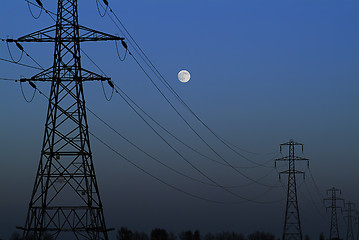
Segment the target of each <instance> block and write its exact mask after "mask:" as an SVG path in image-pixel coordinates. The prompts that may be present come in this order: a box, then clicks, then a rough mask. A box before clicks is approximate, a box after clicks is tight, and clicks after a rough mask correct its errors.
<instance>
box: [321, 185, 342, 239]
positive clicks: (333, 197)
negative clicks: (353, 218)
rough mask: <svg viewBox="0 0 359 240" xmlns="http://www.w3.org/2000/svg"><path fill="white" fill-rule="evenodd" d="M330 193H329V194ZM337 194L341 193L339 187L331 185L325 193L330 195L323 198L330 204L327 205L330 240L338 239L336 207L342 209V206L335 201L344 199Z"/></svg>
mask: <svg viewBox="0 0 359 240" xmlns="http://www.w3.org/2000/svg"><path fill="white" fill-rule="evenodd" d="M329 193H330V194H329ZM337 193H338V194H341V191H340V189H337V188H335V187H332V188H331V189H328V190H327V195H328V196H330V198H325V199H324V200H323V201H324V202H326V201H330V202H331V204H330V206H328V207H327V209H328V208H330V209H331V210H332V211H331V219H330V238H329V239H330V240H332V239H335V240H339V239H340V237H339V227H338V218H337V208H340V209H342V207H340V206H338V205H337V201H338V200H340V201H343V200H344V199H342V198H338V195H337Z"/></svg>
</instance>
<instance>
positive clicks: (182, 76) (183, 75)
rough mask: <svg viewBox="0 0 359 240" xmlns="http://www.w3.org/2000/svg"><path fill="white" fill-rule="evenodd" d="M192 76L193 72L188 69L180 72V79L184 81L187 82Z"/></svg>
mask: <svg viewBox="0 0 359 240" xmlns="http://www.w3.org/2000/svg"><path fill="white" fill-rule="evenodd" d="M190 78H191V74H189V72H188V71H187V70H182V71H180V72H179V73H178V80H180V81H181V82H183V83H186V82H188V81H189V79H190Z"/></svg>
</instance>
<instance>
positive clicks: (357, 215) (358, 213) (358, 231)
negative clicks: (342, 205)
mask: <svg viewBox="0 0 359 240" xmlns="http://www.w3.org/2000/svg"><path fill="white" fill-rule="evenodd" d="M354 222H355V224H356V227H357V240H359V212H356V216H355V218H354Z"/></svg>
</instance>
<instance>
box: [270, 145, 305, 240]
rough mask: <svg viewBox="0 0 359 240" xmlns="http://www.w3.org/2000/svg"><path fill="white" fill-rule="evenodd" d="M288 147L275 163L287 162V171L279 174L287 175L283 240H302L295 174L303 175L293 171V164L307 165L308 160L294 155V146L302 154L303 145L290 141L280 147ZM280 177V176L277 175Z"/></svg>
mask: <svg viewBox="0 0 359 240" xmlns="http://www.w3.org/2000/svg"><path fill="white" fill-rule="evenodd" d="M283 146H288V156H285V157H282V158H278V159H276V160H275V163H277V161H287V162H288V169H287V170H285V171H282V172H280V174H288V190H287V206H286V210H285V219H284V230H283V238H282V239H283V240H302V229H301V225H300V217H299V209H298V201H297V183H296V178H295V176H296V174H304V172H301V171H297V170H295V162H296V161H300V160H304V161H307V163H308V164H309V159H307V158H303V157H298V156H296V155H295V146H301V147H302V152H303V144H301V143H296V142H294V141H293V140H292V139H291V140H290V141H289V142H287V143H283V144H281V145H280V151H281V152H282V147H283ZM279 176H280V175H279Z"/></svg>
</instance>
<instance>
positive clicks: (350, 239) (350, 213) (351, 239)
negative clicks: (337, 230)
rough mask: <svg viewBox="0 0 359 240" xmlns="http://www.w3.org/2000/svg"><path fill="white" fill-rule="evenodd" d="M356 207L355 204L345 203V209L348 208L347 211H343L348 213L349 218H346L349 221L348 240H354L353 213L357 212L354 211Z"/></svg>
mask: <svg viewBox="0 0 359 240" xmlns="http://www.w3.org/2000/svg"><path fill="white" fill-rule="evenodd" d="M354 206H355V204H354V203H353V202H345V203H344V207H347V208H346V209H344V210H343V212H346V213H347V216H345V218H346V219H347V220H348V221H347V240H354V232H353V217H354V216H353V212H355V210H354V209H353V207H354Z"/></svg>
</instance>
